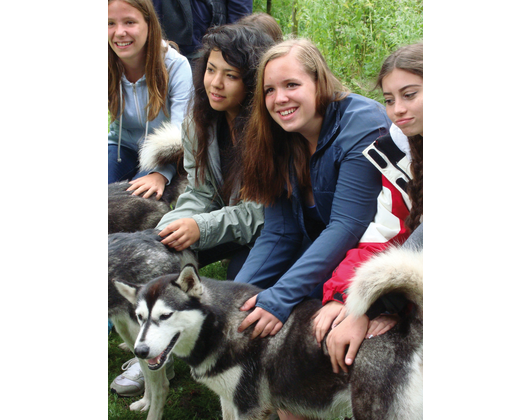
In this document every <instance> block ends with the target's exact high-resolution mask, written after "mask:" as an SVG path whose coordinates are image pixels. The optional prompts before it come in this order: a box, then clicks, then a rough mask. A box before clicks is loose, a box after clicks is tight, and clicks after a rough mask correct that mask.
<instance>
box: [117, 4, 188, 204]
mask: <svg viewBox="0 0 530 420" xmlns="http://www.w3.org/2000/svg"><path fill="white" fill-rule="evenodd" d="M108 42H109V47H108V107H109V113H110V115H111V119H112V122H111V124H110V130H109V135H108V149H109V155H108V182H109V184H110V183H112V182H117V181H122V180H132V181H131V184H132V185H131V187H130V188H129V191H134V193H133V194H135V195H139V194H143V197H146V198H147V197H149V196H151V195H153V194H156V198H157V199H159V198H160V197H161V196H162V193H163V191H164V188H165V185H166V184H167V183H169V182H170V181H171V179H172V177H173V176H174V175H175V173H176V167H173V166H172V165H166V166H164V167H157V168H155V169H154V170H153V171H152V172H151V173H138V169H137V166H138V151H139V149H140V147H141V145H142V144H143V142H144V140H145V138H146V137H147V136H148V135H149V134H150V133H153V132H154V131H156V130H157V129H159V128H161V126H162V124H163V123H166V124H169V123H170V124H171V125H170V126H168V127H173V128H174V129H176V130H178V129H180V125H181V124H182V120H183V118H184V113H185V111H186V108H187V106H188V101H189V98H190V94H191V89H192V79H191V68H190V65H189V63H188V60H187V59H186V58H185V57H184V56H182V55H180V54H179V53H178V52H177V51H178V47H177V45H176V44H175V43H172V42H168V41H164V40H163V39H162V29H161V27H160V24H159V22H158V19H157V17H156V13H155V10H154V7H153V4H152V2H151V1H150V0H110V1H109V2H108ZM176 135H177V136H178V133H177V134H176Z"/></svg>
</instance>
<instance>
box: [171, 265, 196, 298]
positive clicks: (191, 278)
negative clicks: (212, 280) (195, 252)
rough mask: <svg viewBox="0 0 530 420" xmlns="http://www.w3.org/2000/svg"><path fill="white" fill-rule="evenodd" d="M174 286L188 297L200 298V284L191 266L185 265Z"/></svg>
mask: <svg viewBox="0 0 530 420" xmlns="http://www.w3.org/2000/svg"><path fill="white" fill-rule="evenodd" d="M175 284H176V285H177V286H178V287H180V288H181V289H182V291H183V292H186V293H187V294H188V295H190V296H194V297H196V298H200V297H201V295H202V283H201V279H200V278H199V274H198V273H197V269H196V268H195V267H194V266H193V265H186V266H185V267H184V268H183V269H182V270H181V272H180V275H179V277H178V279H177V281H176V282H175Z"/></svg>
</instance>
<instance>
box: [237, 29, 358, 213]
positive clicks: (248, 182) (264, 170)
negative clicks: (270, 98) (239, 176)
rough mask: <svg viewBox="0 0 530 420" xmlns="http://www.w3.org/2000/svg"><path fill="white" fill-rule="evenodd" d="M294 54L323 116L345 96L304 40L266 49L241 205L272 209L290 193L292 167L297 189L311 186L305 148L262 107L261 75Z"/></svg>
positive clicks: (300, 138)
mask: <svg viewBox="0 0 530 420" xmlns="http://www.w3.org/2000/svg"><path fill="white" fill-rule="evenodd" d="M291 51H292V53H293V54H294V56H295V57H296V59H297V60H298V61H299V62H300V63H301V64H302V67H303V68H304V70H305V71H306V72H307V74H309V75H310V76H311V77H312V78H313V80H314V81H315V84H316V104H317V112H318V114H319V115H322V116H324V115H325V113H326V109H327V107H328V106H329V104H330V103H332V102H335V101H340V100H342V99H344V98H345V97H346V96H347V95H348V93H349V91H348V89H347V88H345V87H344V86H343V85H342V83H341V82H340V81H339V80H338V79H337V78H336V77H335V76H334V75H333V73H332V72H331V70H330V69H329V67H328V65H327V63H326V60H325V59H324V57H323V56H322V54H321V53H320V51H319V50H318V48H317V47H316V46H315V45H314V44H313V43H312V42H311V41H309V40H307V39H303V38H300V39H289V40H287V41H283V42H281V43H279V44H277V45H275V46H273V47H272V48H270V49H269V50H268V51H267V52H266V53H265V54H264V56H263V58H262V59H261V61H260V65H259V68H258V75H257V83H256V94H255V95H254V106H253V110H252V114H251V116H250V120H249V125H248V130H247V134H246V136H245V147H244V151H245V153H244V156H243V164H244V166H243V170H244V175H243V178H244V180H245V185H244V186H243V189H242V191H241V196H242V198H243V199H244V200H251V201H256V202H258V203H261V204H265V205H270V204H272V203H273V202H274V201H275V200H276V198H278V197H279V196H281V194H282V193H283V191H284V189H285V188H287V195H288V197H290V196H291V194H292V189H293V188H292V180H291V179H290V166H291V164H292V166H293V169H294V176H295V177H296V178H297V182H298V185H299V186H300V188H301V189H304V188H308V187H310V185H311V181H310V179H309V158H310V151H309V143H308V141H307V140H306V139H305V138H304V137H303V136H302V135H300V134H298V133H288V132H286V131H285V130H283V128H281V127H280V125H279V124H278V123H276V122H275V121H274V120H273V119H272V117H271V115H270V113H269V111H268V110H267V107H266V105H265V92H264V87H263V86H264V73H265V67H266V66H267V64H268V63H269V62H270V61H272V60H275V59H277V58H280V57H284V56H286V55H287V54H289V53H290V52H291Z"/></svg>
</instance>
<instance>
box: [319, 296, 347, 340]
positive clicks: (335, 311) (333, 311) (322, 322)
mask: <svg viewBox="0 0 530 420" xmlns="http://www.w3.org/2000/svg"><path fill="white" fill-rule="evenodd" d="M345 316H346V312H345V308H344V304H342V303H340V302H336V301H334V300H331V301H329V302H327V303H326V304H325V305H324V306H323V307H322V308H321V309H319V310H318V312H317V313H316V314H315V315H313V334H314V335H315V338H316V339H317V343H318V345H319V346H320V345H321V343H322V340H323V339H324V337H325V335H326V334H327V332H328V331H329V329H330V328H335V327H336V326H337V325H338V324H339V323H340V321H342V320H343V319H344V317H345Z"/></svg>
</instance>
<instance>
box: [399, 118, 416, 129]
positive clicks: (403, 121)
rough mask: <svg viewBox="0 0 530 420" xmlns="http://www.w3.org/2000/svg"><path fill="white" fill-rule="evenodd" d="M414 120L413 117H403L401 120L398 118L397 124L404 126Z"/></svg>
mask: <svg viewBox="0 0 530 420" xmlns="http://www.w3.org/2000/svg"><path fill="white" fill-rule="evenodd" d="M411 121H412V118H402V119H400V120H396V122H395V124H396V125H397V126H398V127H399V126H403V125H405V124H407V123H409V122H411Z"/></svg>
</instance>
